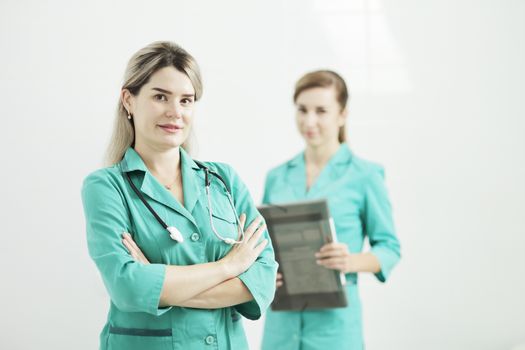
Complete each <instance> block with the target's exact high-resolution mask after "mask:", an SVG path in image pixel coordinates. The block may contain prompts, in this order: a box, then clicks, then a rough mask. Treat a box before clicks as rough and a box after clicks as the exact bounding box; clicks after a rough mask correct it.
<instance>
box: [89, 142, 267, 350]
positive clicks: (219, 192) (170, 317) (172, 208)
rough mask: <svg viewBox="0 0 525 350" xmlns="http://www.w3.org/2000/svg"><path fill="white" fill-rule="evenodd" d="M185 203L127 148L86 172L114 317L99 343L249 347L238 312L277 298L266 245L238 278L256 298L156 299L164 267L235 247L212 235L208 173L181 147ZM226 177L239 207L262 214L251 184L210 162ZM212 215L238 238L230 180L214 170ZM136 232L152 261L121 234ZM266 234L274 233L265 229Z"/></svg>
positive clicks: (111, 348)
mask: <svg viewBox="0 0 525 350" xmlns="http://www.w3.org/2000/svg"><path fill="white" fill-rule="evenodd" d="M180 156H181V158H180V159H181V171H182V182H183V193H184V206H182V205H181V204H180V202H178V201H177V200H176V199H175V197H173V195H172V194H171V193H170V192H169V191H168V190H166V189H165V188H164V186H163V185H162V184H160V183H159V182H158V181H157V180H156V179H155V177H153V175H152V174H151V173H150V172H149V171H148V169H147V168H146V166H145V164H144V162H143V160H142V159H141V157H140V156H139V155H138V153H137V152H136V151H135V150H134V149H132V148H129V149H128V150H127V151H126V154H125V156H124V158H123V160H122V161H121V162H120V163H118V164H116V165H114V166H112V167H109V168H104V169H100V170H98V171H95V172H93V173H92V174H90V175H89V176H87V178H86V179H85V180H84V184H83V188H82V200H83V204H84V212H85V216H86V224H87V242H88V248H89V254H90V256H91V258H92V259H93V260H94V261H95V264H96V266H97V268H98V270H99V271H100V274H101V276H102V280H103V282H104V285H105V287H106V289H107V291H108V293H109V296H110V298H111V305H110V308H109V314H108V318H107V323H106V325H105V327H104V328H103V330H102V332H101V335H100V349H102V350H106V349H107V350H117V349H123V350H124V349H125V350H134V349H141V350H144V349H148V350H160V349H166V350H167V349H183V350H188V349H204V350H205V349H247V348H248V345H247V341H246V337H245V334H244V330H243V326H242V322H241V321H240V319H241V315H242V316H244V317H246V318H249V319H252V320H254V319H258V318H259V317H260V316H261V314H262V313H263V312H264V311H265V310H266V309H267V307H268V305H269V304H270V303H271V301H272V299H273V296H274V291H275V274H276V271H277V263H276V262H275V259H274V252H273V249H272V246H271V244H268V245H267V246H266V248H265V249H264V250H263V252H262V254H261V255H260V256H259V258H258V259H257V260H256V261H255V263H254V264H253V265H252V266H251V267H250V268H249V269H248V270H247V271H246V272H244V273H242V274H241V275H239V276H238V277H239V279H240V280H241V281H242V282H243V283H244V284H245V285H246V287H247V288H248V289H249V291H250V292H251V294H252V295H253V297H254V300H252V301H250V302H247V303H244V304H239V305H236V306H234V307H227V308H221V309H193V308H186V307H176V306H173V307H166V308H160V307H159V299H160V294H161V289H162V285H163V282H164V277H165V273H166V266H167V265H193V264H202V263H207V262H212V261H217V260H219V259H221V258H222V257H224V256H225V255H226V254H227V253H228V251H229V250H230V249H231V246H230V245H229V244H226V243H224V242H223V241H221V240H219V239H218V238H217V237H216V236H215V234H214V233H213V231H212V229H211V225H210V217H209V212H208V200H207V197H206V191H205V187H204V171H203V170H202V169H200V168H199V167H198V165H197V164H196V163H195V162H194V161H193V160H192V159H191V158H190V156H189V155H188V154H187V153H186V152H185V151H184V150H183V149H182V148H181V149H180ZM205 165H206V166H207V167H208V168H209V169H210V170H213V171H216V172H217V173H218V174H219V175H221V176H222V178H223V179H224V180H225V182H226V184H227V185H228V187H229V189H230V191H231V193H232V197H233V202H234V205H235V207H236V209H237V212H238V213H239V215H240V214H241V213H246V215H247V222H248V223H249V222H251V221H252V220H254V219H255V218H256V217H257V216H259V213H258V211H257V209H256V207H255V205H254V203H253V201H252V199H251V197H250V194H249V192H248V189H247V188H246V186H245V185H244V184H243V182H242V181H241V180H240V178H239V176H238V175H237V174H236V173H235V172H234V171H233V170H232V168H231V167H229V166H227V165H225V164H221V163H205ZM124 173H128V174H130V176H131V179H132V181H133V183H134V184H135V185H136V187H137V188H138V189H139V191H141V193H142V194H143V196H144V198H145V199H146V201H147V202H148V203H149V204H150V205H151V206H152V207H153V209H154V210H155V211H156V212H157V213H158V215H159V216H160V217H161V218H162V219H163V220H164V222H166V224H167V225H168V226H175V227H176V228H177V229H178V230H179V231H180V232H181V233H182V236H183V238H184V242H183V243H177V242H176V241H174V240H172V239H171V238H170V236H169V233H168V231H167V230H165V229H164V228H163V227H162V226H161V225H160V224H159V222H158V221H157V220H156V219H155V218H154V216H153V215H152V213H151V212H150V211H148V209H147V208H146V206H145V205H144V203H142V202H141V201H140V199H139V197H138V196H137V194H136V193H135V192H134V191H133V189H132V188H131V186H130V184H129V183H128V182H127V180H126V178H125V177H124ZM210 195H211V206H212V209H213V223H214V225H215V228H216V229H217V232H219V233H220V234H221V235H222V236H223V237H225V238H227V237H230V238H236V236H237V229H236V224H235V214H234V212H233V209H232V208H231V206H230V204H229V201H228V197H227V196H226V189H225V186H224V184H222V182H220V180H218V179H217V178H216V177H215V176H213V175H212V176H211V187H210ZM123 232H129V233H131V235H132V237H133V239H134V240H135V242H136V243H137V245H138V246H139V247H140V248H141V249H142V251H143V252H144V255H145V256H146V257H147V258H148V259H149V261H150V262H151V264H149V265H144V264H142V263H138V262H135V261H134V260H133V259H132V258H131V256H130V254H129V253H128V251H127V250H126V248H125V247H124V245H123V244H122V242H121V239H122V238H121V235H122V233H123ZM264 237H265V238H266V239H268V240H269V236H268V233H267V232H265V234H264Z"/></svg>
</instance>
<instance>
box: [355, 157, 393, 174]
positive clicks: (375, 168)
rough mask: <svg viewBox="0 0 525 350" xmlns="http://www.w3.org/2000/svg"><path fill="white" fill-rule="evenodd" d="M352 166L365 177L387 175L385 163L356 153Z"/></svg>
mask: <svg viewBox="0 0 525 350" xmlns="http://www.w3.org/2000/svg"><path fill="white" fill-rule="evenodd" d="M350 167H351V168H352V170H354V171H356V172H358V173H359V174H362V175H363V176H365V177H376V176H379V177H381V178H383V177H384V176H385V168H384V167H383V165H381V164H379V163H376V162H373V161H370V160H367V159H364V158H362V157H359V156H356V155H353V156H352V163H351V165H350Z"/></svg>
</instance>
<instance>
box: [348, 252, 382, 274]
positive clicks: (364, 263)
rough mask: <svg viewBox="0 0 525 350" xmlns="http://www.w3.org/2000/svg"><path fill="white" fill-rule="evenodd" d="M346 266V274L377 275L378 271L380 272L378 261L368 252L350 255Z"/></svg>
mask: <svg viewBox="0 0 525 350" xmlns="http://www.w3.org/2000/svg"><path fill="white" fill-rule="evenodd" d="M348 265H349V268H348V271H346V272H347V273H355V272H372V273H378V272H379V271H381V264H380V263H379V259H378V258H377V257H376V256H375V255H374V254H372V253H370V252H367V253H357V254H350V256H349V264H348Z"/></svg>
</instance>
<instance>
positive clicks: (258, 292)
mask: <svg viewBox="0 0 525 350" xmlns="http://www.w3.org/2000/svg"><path fill="white" fill-rule="evenodd" d="M229 178H230V181H232V182H231V188H232V194H233V198H234V204H235V207H236V208H237V210H238V212H239V213H246V222H247V223H250V222H252V221H253V220H254V219H255V218H256V217H258V216H260V214H259V212H258V210H257V208H256V206H255V204H254V202H253V200H252V198H251V196H250V193H249V191H248V189H247V187H246V185H245V184H244V183H243V182H242V181H241V180H240V178H239V176H238V175H237V174H236V173H235V172H234V171H233V169H230V176H229ZM264 238H265V239H267V240H268V244H267V245H266V247H265V248H264V250H263V251H262V253H261V255H260V256H259V257H258V258H257V260H255V262H254V263H253V265H252V266H251V267H250V268H249V269H248V270H246V271H245V272H243V273H242V274H240V275H239V276H238V277H239V279H240V280H241V281H242V282H243V283H244V285H245V286H246V287H247V288H248V290H249V291H250V293H251V294H252V296H253V300H252V301H249V302H247V303H244V304H239V305H236V306H235V308H236V309H237V311H238V312H239V313H240V314H242V315H243V316H244V317H246V318H248V319H250V320H256V319H259V318H260V317H261V315H262V313H264V312H265V311H266V309H267V308H268V307H269V306H270V304H271V302H272V301H273V298H274V296H275V277H276V274H277V267H278V264H277V262H276V261H275V255H274V251H273V247H272V242H271V239H270V235H269V234H268V231H267V230H266V231H265V232H264V234H263V239H264Z"/></svg>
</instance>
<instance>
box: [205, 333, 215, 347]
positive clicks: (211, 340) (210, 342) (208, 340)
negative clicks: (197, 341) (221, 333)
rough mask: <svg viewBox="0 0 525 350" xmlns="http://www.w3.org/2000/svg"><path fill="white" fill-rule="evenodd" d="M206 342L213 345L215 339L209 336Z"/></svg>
mask: <svg viewBox="0 0 525 350" xmlns="http://www.w3.org/2000/svg"><path fill="white" fill-rule="evenodd" d="M204 341H205V342H206V344H208V345H211V344H213V342H214V341H215V338H214V337H213V336H212V335H209V336H207V337H206V339H204Z"/></svg>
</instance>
